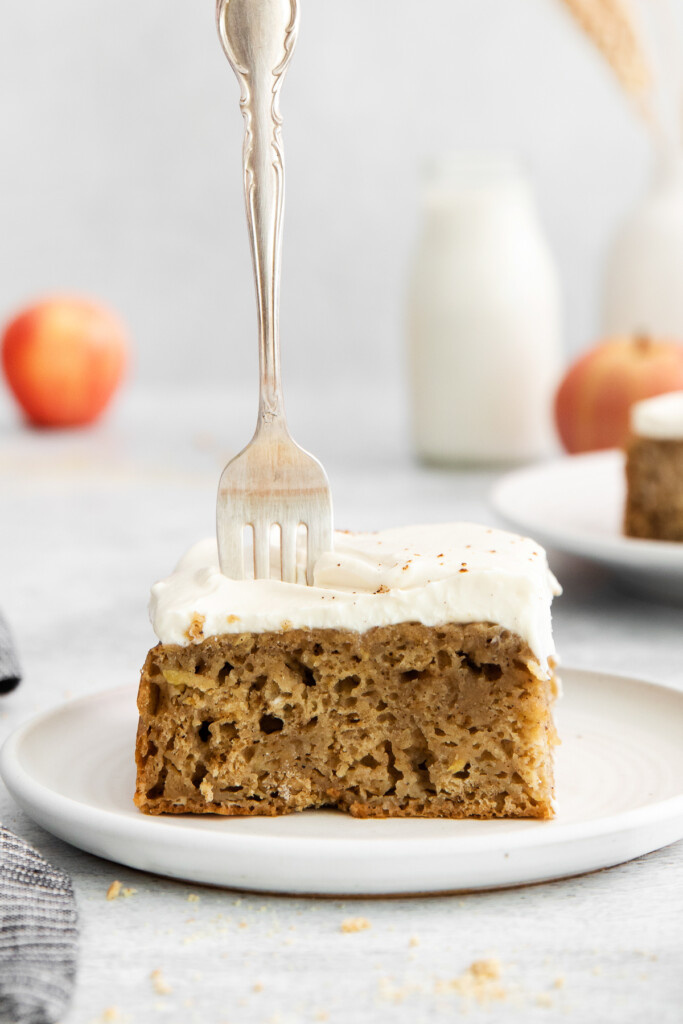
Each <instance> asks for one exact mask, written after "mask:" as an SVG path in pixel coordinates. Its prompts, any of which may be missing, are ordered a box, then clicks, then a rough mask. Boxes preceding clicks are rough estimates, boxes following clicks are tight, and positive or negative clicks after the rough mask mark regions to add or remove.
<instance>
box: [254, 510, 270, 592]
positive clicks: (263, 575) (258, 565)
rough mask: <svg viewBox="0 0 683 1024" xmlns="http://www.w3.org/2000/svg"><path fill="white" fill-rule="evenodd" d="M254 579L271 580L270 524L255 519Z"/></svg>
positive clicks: (263, 520)
mask: <svg viewBox="0 0 683 1024" xmlns="http://www.w3.org/2000/svg"><path fill="white" fill-rule="evenodd" d="M253 527H254V579H255V580H267V579H270V523H269V522H267V521H266V520H265V519H254V523H253Z"/></svg>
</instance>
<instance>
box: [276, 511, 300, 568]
mask: <svg viewBox="0 0 683 1024" xmlns="http://www.w3.org/2000/svg"><path fill="white" fill-rule="evenodd" d="M297 532H298V525H297V524H296V523H293V522H285V524H284V526H283V525H281V526H280V534H281V539H280V568H281V572H282V579H283V582H285V583H296V538H297Z"/></svg>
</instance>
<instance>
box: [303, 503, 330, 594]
mask: <svg viewBox="0 0 683 1024" xmlns="http://www.w3.org/2000/svg"><path fill="white" fill-rule="evenodd" d="M306 542H307V552H306V582H307V583H308V585H309V587H310V586H312V585H313V570H314V568H315V563H316V562H317V561H318V558H319V557H320V555H322V554H323V552H324V551H329V550H330V548H331V547H332V523H331V518H330V519H326V518H323V520H322V522H321V521H320V518H319V517H317V516H315V517H314V516H312V517H311V521H310V522H309V523H307V524H306Z"/></svg>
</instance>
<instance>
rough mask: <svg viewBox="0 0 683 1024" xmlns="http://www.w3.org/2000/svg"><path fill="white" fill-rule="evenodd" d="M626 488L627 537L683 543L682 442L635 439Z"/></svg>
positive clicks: (629, 453) (630, 448)
mask: <svg viewBox="0 0 683 1024" xmlns="http://www.w3.org/2000/svg"><path fill="white" fill-rule="evenodd" d="M626 485H627V493H626V511H625V515H624V533H625V534H626V535H627V536H628V537H644V538H649V539H651V540H675V541H683V441H657V440H654V439H650V438H647V437H635V438H633V439H632V440H631V442H630V444H629V446H628V448H627V451H626Z"/></svg>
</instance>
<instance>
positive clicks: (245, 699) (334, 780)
mask: <svg viewBox="0 0 683 1024" xmlns="http://www.w3.org/2000/svg"><path fill="white" fill-rule="evenodd" d="M530 663H532V664H533V666H534V671H531V670H530V668H529V665H530ZM555 695H556V686H555V681H554V679H553V678H552V677H549V676H545V675H543V674H542V673H539V672H538V671H537V669H536V663H535V659H534V657H533V655H532V653H531V650H530V649H529V647H528V646H527V644H526V642H525V641H523V640H522V639H521V638H520V637H519V636H517V635H516V634H514V633H511V632H510V631H508V630H505V629H503V628H502V627H500V626H496V625H491V624H487V623H470V624H464V625H463V624H450V625H446V626H440V627H437V628H433V627H428V626H424V625H422V624H418V623H402V624H399V625H391V626H381V627H376V628H373V629H370V630H368V631H367V632H365V633H355V632H352V631H349V630H338V629H313V630H302V629H294V630H289V631H287V632H286V633H243V634H229V635H223V636H220V637H209V638H208V639H206V640H204V641H203V642H201V643H199V644H194V645H192V646H190V647H184V646H180V645H164V644H159V645H157V647H155V648H153V649H152V650H151V651H150V653H149V655H148V657H147V661H146V663H145V666H144V669H143V671H142V677H141V683H140V690H139V696H138V707H139V711H140V722H139V727H138V737H137V747H136V760H137V768H138V774H137V788H136V794H135V802H136V804H137V805H138V807H139V808H140V809H141V810H142V811H144V812H145V813H147V814H162V813H173V814H182V813H195V814H196V813H214V814H225V815H244V814H256V815H263V814H266V815H275V814H284V813H288V812H291V811H299V810H303V809H305V808H313V807H337V808H339V809H340V810H342V811H346V812H348V813H350V814H352V815H354V816H356V817H391V816H409V817H417V816H426V817H449V818H467V817H481V818H489V817H506V816H515V817H533V818H549V817H552V815H553V810H552V796H553V771H552V749H553V746H554V744H555V743H556V741H557V739H556V733H555V729H554V727H553V723H552V715H551V708H552V703H553V700H554V698H555Z"/></svg>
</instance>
